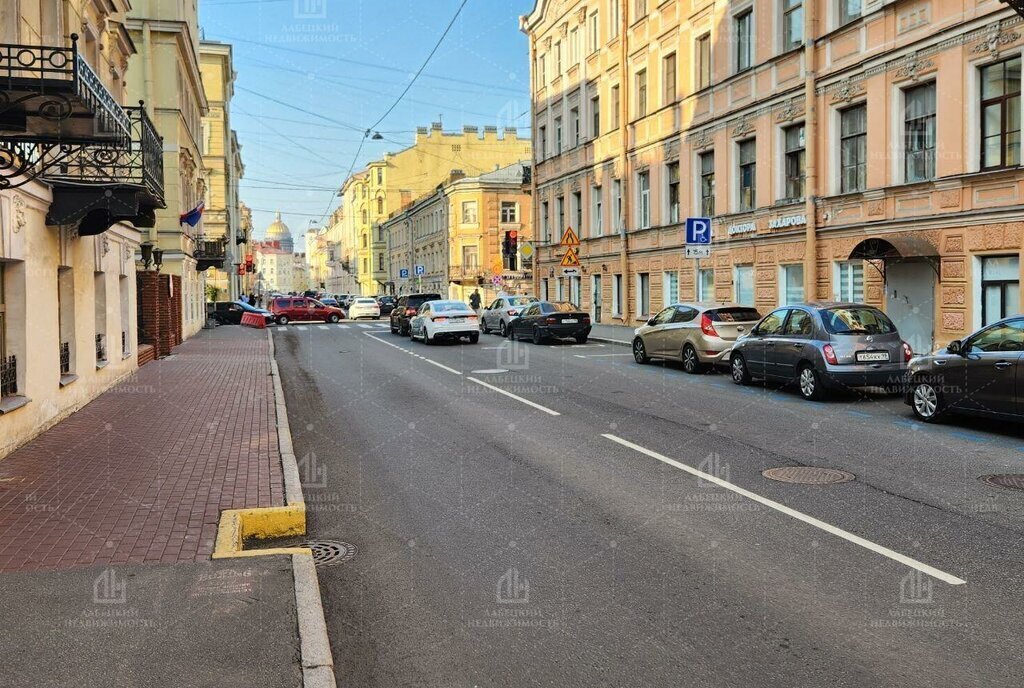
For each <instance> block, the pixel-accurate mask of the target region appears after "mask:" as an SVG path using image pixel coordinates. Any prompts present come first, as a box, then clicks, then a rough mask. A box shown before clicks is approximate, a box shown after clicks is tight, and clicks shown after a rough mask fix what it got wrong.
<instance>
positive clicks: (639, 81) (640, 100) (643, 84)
mask: <svg viewBox="0 0 1024 688" xmlns="http://www.w3.org/2000/svg"><path fill="white" fill-rule="evenodd" d="M635 82H636V116H637V118H640V117H643V116H645V115H646V114H647V70H646V69H641V70H640V71H639V72H637V73H636V77H635Z"/></svg>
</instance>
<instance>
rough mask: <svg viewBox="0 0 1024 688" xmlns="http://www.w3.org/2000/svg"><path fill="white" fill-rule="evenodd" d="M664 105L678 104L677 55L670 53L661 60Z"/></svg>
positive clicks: (662, 100) (662, 101)
mask: <svg viewBox="0 0 1024 688" xmlns="http://www.w3.org/2000/svg"><path fill="white" fill-rule="evenodd" d="M661 79H662V97H661V103H662V105H671V104H672V103H674V102H676V54H675V53H670V54H668V55H666V56H665V57H663V58H662V59H661Z"/></svg>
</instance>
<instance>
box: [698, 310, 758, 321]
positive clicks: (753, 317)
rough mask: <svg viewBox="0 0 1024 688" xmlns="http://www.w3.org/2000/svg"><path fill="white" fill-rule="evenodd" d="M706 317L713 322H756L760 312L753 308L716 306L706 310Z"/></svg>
mask: <svg viewBox="0 0 1024 688" xmlns="http://www.w3.org/2000/svg"><path fill="white" fill-rule="evenodd" d="M708 317H709V318H711V319H712V320H713V321H715V322H723V323H733V322H757V321H758V320H760V319H761V314H760V313H758V312H757V311H756V310H754V309H753V308H716V309H714V310H710V311H708Z"/></svg>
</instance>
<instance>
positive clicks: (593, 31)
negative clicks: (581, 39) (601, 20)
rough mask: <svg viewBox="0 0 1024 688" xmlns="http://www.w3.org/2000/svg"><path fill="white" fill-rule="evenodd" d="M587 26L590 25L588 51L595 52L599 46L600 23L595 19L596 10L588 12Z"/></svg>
mask: <svg viewBox="0 0 1024 688" xmlns="http://www.w3.org/2000/svg"><path fill="white" fill-rule="evenodd" d="M588 26H589V27H590V46H589V47H590V52H592V53H596V52H597V51H598V49H600V47H601V34H600V24H598V21H597V12H592V13H591V14H590V20H589V22H588Z"/></svg>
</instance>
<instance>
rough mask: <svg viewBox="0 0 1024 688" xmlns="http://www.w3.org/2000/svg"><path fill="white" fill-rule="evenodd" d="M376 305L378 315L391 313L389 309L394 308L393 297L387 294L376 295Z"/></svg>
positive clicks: (382, 315)
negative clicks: (378, 311)
mask: <svg viewBox="0 0 1024 688" xmlns="http://www.w3.org/2000/svg"><path fill="white" fill-rule="evenodd" d="M377 305H378V306H380V317H382V318H383V317H384V316H386V315H391V311H393V310H395V297H394V296H388V295H387V294H384V295H381V296H378V297H377Z"/></svg>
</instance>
